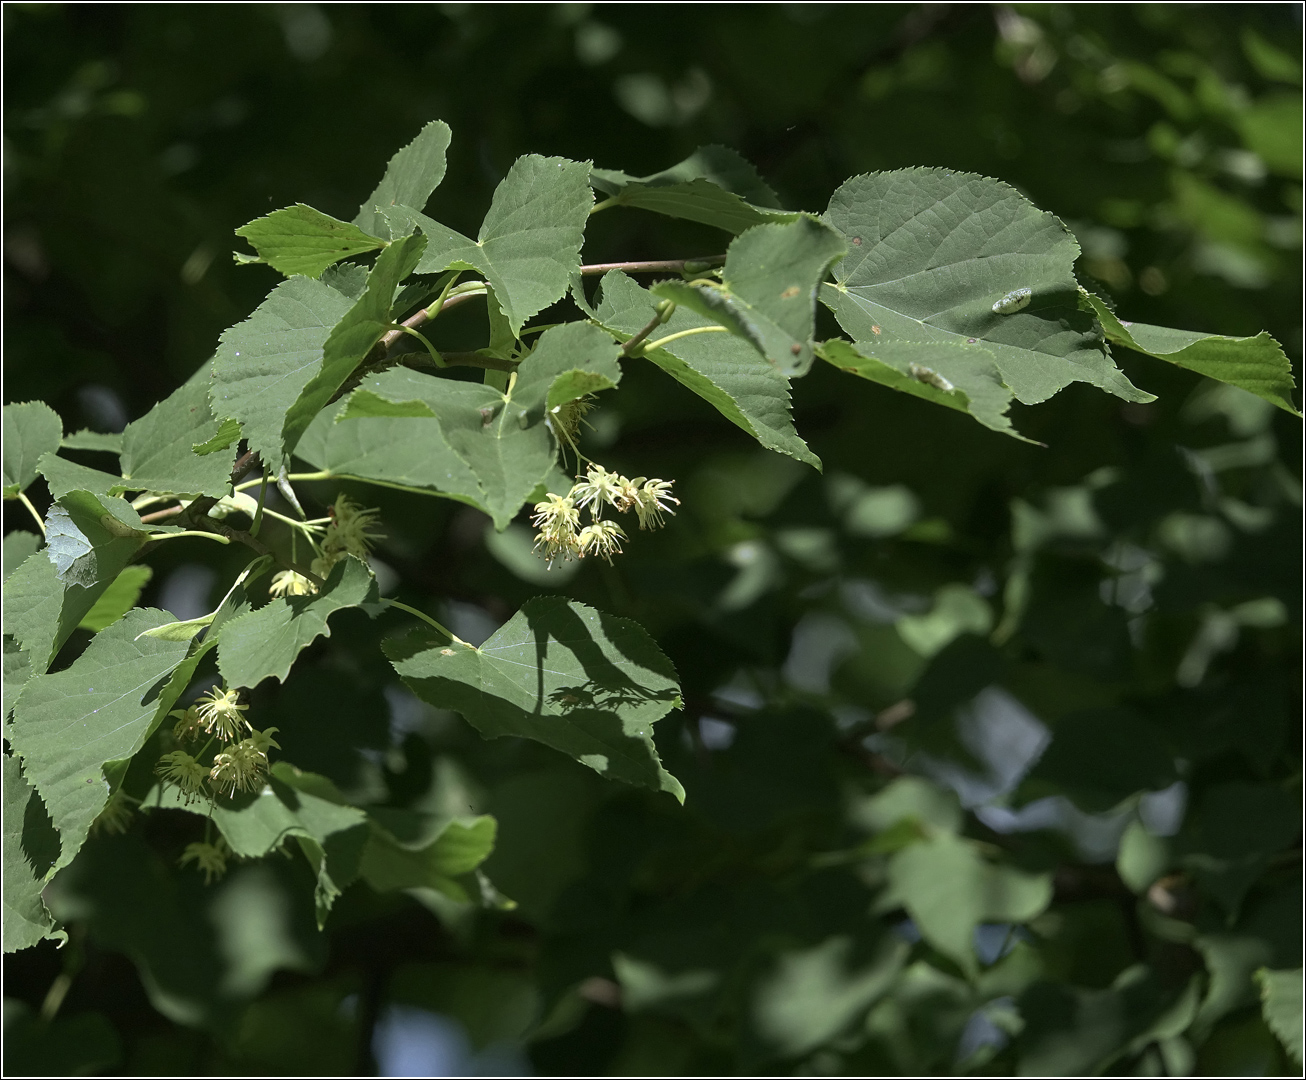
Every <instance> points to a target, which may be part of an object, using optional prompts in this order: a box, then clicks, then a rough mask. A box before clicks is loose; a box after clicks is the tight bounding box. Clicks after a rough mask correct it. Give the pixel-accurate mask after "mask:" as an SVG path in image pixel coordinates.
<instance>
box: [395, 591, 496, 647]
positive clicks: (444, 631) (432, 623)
mask: <svg viewBox="0 0 1306 1080" xmlns="http://www.w3.org/2000/svg"><path fill="white" fill-rule="evenodd" d="M386 603H388V604H389V605H390V606H391V607H397V608H398V609H399V610H400V611H406V612H408V614H409V615H416V616H417V617H418V618H419V619H421V620H422V622H424V623H427V624H428V625H430V626H433V627H435V629H437V630H439V631H440V633H442V634H443V635H444V636H445V637H447V638H448V639H449V640H450V641H452V642H454V643H456V644H458V645H465V646H466V647H467V648H469V649H474V648H476V646H475V645H471V644H468V642H466V641H464V640H463V639H462V638H460V637H459V636H458V635H457V634H455V633H454V632H453V631H452V630H449V629H446V628H445V627H443V626H441V625H440V624H439V623H438V622H436V621H435V620H434V619H433V618H431V616H429V615H427V614H426V613H425V612H424V611H418V610H417V608H415V607H409V606H408V605H407V604H401V603H400V602H399V601H398V600H387V601H386Z"/></svg>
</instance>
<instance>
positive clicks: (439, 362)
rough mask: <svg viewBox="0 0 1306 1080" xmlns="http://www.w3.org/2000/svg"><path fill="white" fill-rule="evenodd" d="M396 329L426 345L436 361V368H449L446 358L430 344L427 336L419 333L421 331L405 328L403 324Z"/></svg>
mask: <svg viewBox="0 0 1306 1080" xmlns="http://www.w3.org/2000/svg"><path fill="white" fill-rule="evenodd" d="M394 329H396V330H402V331H403V332H404V333H405V334H407V335H408V336H409V337H415V338H417V340H418V341H420V342H421V343H422V344H423V345H425V346H426V351H427V352H428V353H430V354H431V359H432V360H434V361H435V366H436V367H447V366H448V365H447V364H446V363H445V362H444V357H443V356H441V355H440V354H439V352H437V351H436V348H435V346H434V345H432V344H431V342H430V340H429V339H428V338H427V336H426V335H425V334H423V333H422V332H421V331H419V330H414V329H413V328H412V327H411V326H405V325H404V324H403V323H396V324H395V327H394Z"/></svg>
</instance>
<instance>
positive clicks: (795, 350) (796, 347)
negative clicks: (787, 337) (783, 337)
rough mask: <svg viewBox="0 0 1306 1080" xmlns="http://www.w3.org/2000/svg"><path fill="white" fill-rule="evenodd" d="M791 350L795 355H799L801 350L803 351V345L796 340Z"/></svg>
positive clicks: (790, 347)
mask: <svg viewBox="0 0 1306 1080" xmlns="http://www.w3.org/2000/svg"><path fill="white" fill-rule="evenodd" d="M789 351H790V352H791V353H793V354H794V355H795V356H797V355H798V354H799V353H800V352H802V351H803V347H802V346H801V345H799V344H798V342H796V341H795V342H794V343H793V344H792V345H790V346H789Z"/></svg>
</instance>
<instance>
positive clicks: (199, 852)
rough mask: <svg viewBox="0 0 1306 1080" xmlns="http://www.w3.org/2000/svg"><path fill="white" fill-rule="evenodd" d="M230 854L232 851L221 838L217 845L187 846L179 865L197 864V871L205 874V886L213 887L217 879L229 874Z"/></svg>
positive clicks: (178, 862) (200, 844) (199, 844)
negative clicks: (228, 861)
mask: <svg viewBox="0 0 1306 1080" xmlns="http://www.w3.org/2000/svg"><path fill="white" fill-rule="evenodd" d="M230 853H231V849H230V848H229V847H227V841H226V840H224V839H223V838H222V837H221V836H219V837H218V842H217V843H216V844H209V843H198V844H187V845H186V850H185V851H183V852H182V854H181V858H180V859H179V860H178V861H177V865H178V866H185V865H186V864H187V863H188V862H193V863H195V866H196V869H198V870H202V871H203V872H204V884H205V885H211V884H213V879H214V878H215V877H222V875H223V874H225V873H226V872H227V856H228V855H229V854H230Z"/></svg>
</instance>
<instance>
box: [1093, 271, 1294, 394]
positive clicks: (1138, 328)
mask: <svg viewBox="0 0 1306 1080" xmlns="http://www.w3.org/2000/svg"><path fill="white" fill-rule="evenodd" d="M1081 295H1082V296H1083V298H1084V299H1085V301H1086V302H1087V303H1088V304H1089V305H1090V306H1091V308H1092V310H1093V314H1095V315H1096V316H1097V318H1098V320H1099V321H1100V322H1101V323H1102V328H1103V329H1104V330H1105V331H1106V339H1107V341H1109V342H1111V344H1113V345H1124V346H1125V347H1126V348H1129V349H1133V350H1134V351H1135V352H1140V353H1145V354H1146V355H1148V356H1154V357H1156V358H1157V359H1158V360H1168V361H1169V362H1170V363H1172V364H1176V365H1178V366H1179V367H1181V368H1187V369H1188V370H1189V371H1195V372H1197V373H1198V374H1199V375H1205V376H1207V377H1208V378H1212V379H1217V380H1219V381H1220V382H1223V383H1229V384H1230V385H1232V386H1238V387H1241V388H1242V389H1244V390H1247V391H1249V392H1251V393H1253V394H1255V395H1256V396H1257V397H1260V398H1264V399H1265V400H1266V401H1268V402H1271V403H1272V404H1274V405H1277V406H1278V407H1279V408H1280V409H1283V410H1284V411H1285V412H1290V413H1292V414H1293V415H1294V416H1300V415H1301V413H1299V412H1298V411H1297V409H1296V407H1295V406H1294V405H1293V403H1292V392H1293V390H1294V388H1295V384H1294V383H1293V381H1292V365H1291V364H1290V363H1289V362H1288V358H1287V357H1286V356H1285V355H1284V353H1283V348H1282V347H1281V346H1280V345H1279V343H1278V342H1277V341H1275V340H1274V338H1272V337H1270V335H1269V334H1267V333H1266V332H1265V331H1264V330H1262V331H1261V332H1260V333H1259V334H1257V335H1256V336H1255V337H1242V338H1238V337H1225V336H1224V335H1223V334H1200V333H1197V332H1196V331H1192V330H1172V329H1171V328H1169V327H1168V326H1150V325H1148V324H1147V323H1131V322H1123V321H1121V320H1120V319H1117V318H1116V317H1115V315H1114V314H1113V313H1112V312H1111V310H1110V309H1109V308H1108V307H1107V306H1106V304H1105V303H1103V302H1102V300H1101V299H1100V298H1099V297H1097V296H1094V295H1093V294H1092V293H1090V292H1088V291H1087V290H1081Z"/></svg>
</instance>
